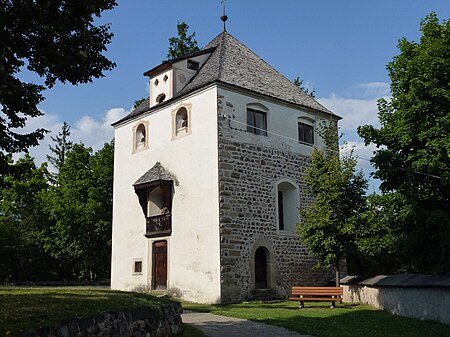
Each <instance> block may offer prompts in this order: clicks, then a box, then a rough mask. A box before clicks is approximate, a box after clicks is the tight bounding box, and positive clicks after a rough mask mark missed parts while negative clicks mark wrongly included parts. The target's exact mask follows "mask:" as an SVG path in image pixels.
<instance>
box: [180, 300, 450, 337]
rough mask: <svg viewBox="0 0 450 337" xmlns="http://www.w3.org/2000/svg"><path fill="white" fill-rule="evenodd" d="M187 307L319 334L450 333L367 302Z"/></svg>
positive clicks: (400, 336) (445, 336) (421, 336)
mask: <svg viewBox="0 0 450 337" xmlns="http://www.w3.org/2000/svg"><path fill="white" fill-rule="evenodd" d="M183 308H184V309H190V310H196V311H204V312H211V313H213V314H217V315H224V316H232V317H238V318H245V319H249V320H253V321H259V322H264V323H267V324H272V325H277V326H281V327H285V328H288V329H291V330H294V331H297V332H299V333H302V334H309V335H313V336H316V337H336V336H337V337H360V336H362V337H387V336H389V337H391V336H395V337H406V336H408V337H413V336H417V337H427V336H432V337H449V336H450V326H449V325H445V324H440V323H436V322H432V321H420V320H417V319H410V318H404V317H400V316H394V315H391V314H389V313H387V312H385V311H381V310H377V309H375V308H373V307H370V306H368V305H353V304H347V305H345V304H341V305H338V307H336V308H335V309H331V308H330V304H329V303H328V302H327V303H325V302H324V303H310V302H307V303H305V308H304V309H298V303H294V302H280V303H271V304H263V303H259V302H251V303H240V304H231V305H200V304H192V303H183Z"/></svg>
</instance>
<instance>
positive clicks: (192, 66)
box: [187, 60, 198, 71]
mask: <svg viewBox="0 0 450 337" xmlns="http://www.w3.org/2000/svg"><path fill="white" fill-rule="evenodd" d="M187 68H188V69H191V70H195V71H197V70H198V62H195V61H192V60H187Z"/></svg>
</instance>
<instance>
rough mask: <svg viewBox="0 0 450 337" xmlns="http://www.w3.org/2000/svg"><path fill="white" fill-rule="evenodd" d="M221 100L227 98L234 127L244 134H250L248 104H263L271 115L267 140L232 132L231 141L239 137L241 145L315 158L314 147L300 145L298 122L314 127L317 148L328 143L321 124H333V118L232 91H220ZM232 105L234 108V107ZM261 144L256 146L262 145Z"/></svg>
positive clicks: (223, 89)
mask: <svg viewBox="0 0 450 337" xmlns="http://www.w3.org/2000/svg"><path fill="white" fill-rule="evenodd" d="M218 94H219V96H223V100H224V101H225V102H226V103H228V104H225V107H226V108H225V109H226V112H225V113H226V114H227V115H228V116H232V115H235V117H234V118H232V120H231V126H232V127H233V128H238V129H242V130H247V126H246V124H247V104H262V105H263V106H265V107H266V108H267V109H268V112H267V131H268V134H267V137H266V136H259V137H254V135H252V134H245V133H244V132H238V133H236V132H233V130H231V132H230V133H229V135H228V136H229V138H233V137H238V138H239V141H242V142H246V143H255V139H256V141H257V142H258V143H259V144H261V145H263V146H269V147H273V148H279V149H286V150H290V151H293V152H296V153H301V154H305V155H311V151H312V146H310V145H305V144H300V143H299V142H298V122H299V121H301V122H304V123H305V122H307V121H311V120H312V121H314V122H309V123H311V125H313V126H314V133H315V136H314V144H315V145H317V146H319V147H323V146H324V142H323V140H322V138H321V137H320V136H319V135H318V134H317V129H318V127H319V125H320V123H321V121H329V117H328V116H325V115H324V114H320V113H318V112H317V113H315V112H311V111H308V110H307V109H302V108H300V107H294V106H293V105H290V104H287V103H286V104H283V103H281V102H279V101H276V100H272V99H270V98H268V97H265V98H262V97H261V96H259V95H256V94H255V95H254V96H253V97H252V96H251V95H249V94H247V95H243V94H241V93H238V92H236V91H233V90H230V89H228V88H219V91H218ZM231 105H232V106H231ZM252 108H253V109H258V107H257V106H256V107H252ZM259 110H261V111H264V109H262V108H261V109H259ZM258 143H257V144H256V145H258Z"/></svg>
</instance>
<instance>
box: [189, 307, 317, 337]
mask: <svg viewBox="0 0 450 337" xmlns="http://www.w3.org/2000/svg"><path fill="white" fill-rule="evenodd" d="M181 317H182V318H183V322H184V323H188V324H191V325H193V326H195V327H196V328H197V329H200V330H201V331H203V333H204V334H205V335H206V336H208V337H233V336H239V337H311V336H309V335H300V334H298V333H296V332H293V331H290V330H287V329H285V328H279V327H276V326H272V325H267V324H264V323H258V322H252V321H248V320H246V319H241V318H234V317H225V316H217V315H213V314H209V313H202V312H193V311H187V310H185V311H184V313H183V314H182V315H181Z"/></svg>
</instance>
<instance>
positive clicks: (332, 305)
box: [331, 301, 336, 309]
mask: <svg viewBox="0 0 450 337" xmlns="http://www.w3.org/2000/svg"><path fill="white" fill-rule="evenodd" d="M335 304H336V303H335V302H334V301H331V309H334V308H335V307H336V305H335Z"/></svg>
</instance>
